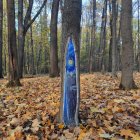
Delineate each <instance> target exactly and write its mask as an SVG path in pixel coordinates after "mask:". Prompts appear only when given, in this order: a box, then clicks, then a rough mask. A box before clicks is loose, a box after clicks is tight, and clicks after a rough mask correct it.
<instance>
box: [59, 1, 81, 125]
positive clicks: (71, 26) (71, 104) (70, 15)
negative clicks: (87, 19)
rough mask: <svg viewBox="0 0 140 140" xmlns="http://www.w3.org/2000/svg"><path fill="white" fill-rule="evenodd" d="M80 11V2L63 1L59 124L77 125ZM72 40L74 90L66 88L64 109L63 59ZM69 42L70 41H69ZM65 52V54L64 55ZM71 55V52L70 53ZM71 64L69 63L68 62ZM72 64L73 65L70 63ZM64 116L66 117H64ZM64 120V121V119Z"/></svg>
mask: <svg viewBox="0 0 140 140" xmlns="http://www.w3.org/2000/svg"><path fill="white" fill-rule="evenodd" d="M81 9H82V0H74V1H73V0H65V1H64V9H63V15H62V48H61V80H62V83H61V89H62V90H61V92H62V94H61V106H60V116H59V117H60V122H65V120H69V119H70V120H69V121H66V122H67V125H78V123H79V121H78V117H79V116H78V114H79V101H80V98H79V96H80V73H79V68H80V30H81V28H80V21H81ZM70 37H71V38H72V40H73V43H74V46H75V53H76V56H75V57H76V58H75V59H76V71H77V72H76V73H77V76H76V87H77V88H76V90H74V89H73V90H72V89H69V88H70V87H67V88H68V89H66V90H71V94H70V95H67V96H69V98H68V106H67V107H66V108H65V109H64V104H65V101H64V99H65V98H64V91H66V90H65V89H64V87H65V86H64V78H65V68H66V65H65V62H66V61H65V57H66V48H67V46H68V40H69V38H70ZM69 41H70V42H71V39H70V40H69ZM64 52H65V53H64ZM70 53H71V52H70ZM70 62H71V61H70ZM72 64H74V63H72ZM75 91H77V92H76V93H75ZM64 110H65V111H66V112H67V111H68V112H69V113H68V114H65V113H66V112H65V113H64ZM65 115H66V116H65ZM69 115H70V116H69ZM64 118H65V119H64Z"/></svg>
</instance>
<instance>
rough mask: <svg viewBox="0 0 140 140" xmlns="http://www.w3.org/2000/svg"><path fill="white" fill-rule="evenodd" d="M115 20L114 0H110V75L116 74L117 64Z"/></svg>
mask: <svg viewBox="0 0 140 140" xmlns="http://www.w3.org/2000/svg"><path fill="white" fill-rule="evenodd" d="M116 21H117V15H116V0H112V26H113V27H112V75H113V76H116V66H117V63H116V62H117V60H116V56H117V45H116V43H117V40H116V38H117V37H116V36H117V35H116Z"/></svg>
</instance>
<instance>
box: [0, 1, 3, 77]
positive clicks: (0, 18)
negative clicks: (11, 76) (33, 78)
mask: <svg viewBox="0 0 140 140" xmlns="http://www.w3.org/2000/svg"><path fill="white" fill-rule="evenodd" d="M2 29H3V0H0V78H3V70H2V48H3V43H2V42H3V41H2V40H3V35H2Z"/></svg>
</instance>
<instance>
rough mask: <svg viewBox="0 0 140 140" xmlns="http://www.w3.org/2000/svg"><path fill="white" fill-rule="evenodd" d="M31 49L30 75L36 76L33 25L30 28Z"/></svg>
mask: <svg viewBox="0 0 140 140" xmlns="http://www.w3.org/2000/svg"><path fill="white" fill-rule="evenodd" d="M30 47H31V67H30V73H31V74H32V75H35V64H34V43H33V33H32V25H31V27H30Z"/></svg>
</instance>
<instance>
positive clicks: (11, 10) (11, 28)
mask: <svg viewBox="0 0 140 140" xmlns="http://www.w3.org/2000/svg"><path fill="white" fill-rule="evenodd" d="M7 19H8V53H9V77H8V79H9V83H8V84H7V86H8V87H11V86H20V85H21V84H20V81H19V75H18V56H17V45H16V29H15V5H14V0H7Z"/></svg>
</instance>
